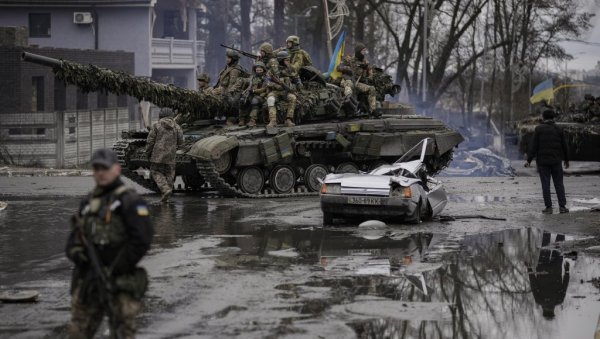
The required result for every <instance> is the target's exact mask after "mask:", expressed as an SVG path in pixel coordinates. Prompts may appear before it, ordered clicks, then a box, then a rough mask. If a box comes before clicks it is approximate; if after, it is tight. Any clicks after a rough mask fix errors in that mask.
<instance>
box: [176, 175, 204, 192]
mask: <svg viewBox="0 0 600 339" xmlns="http://www.w3.org/2000/svg"><path fill="white" fill-rule="evenodd" d="M181 179H183V183H184V184H185V188H186V189H192V190H199V189H201V188H202V185H204V183H205V182H206V181H205V180H204V178H203V177H202V176H201V175H199V174H195V175H182V176H181Z"/></svg>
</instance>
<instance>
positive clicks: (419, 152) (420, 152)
mask: <svg viewBox="0 0 600 339" xmlns="http://www.w3.org/2000/svg"><path fill="white" fill-rule="evenodd" d="M432 145H433V139H431V138H425V139H423V140H421V141H419V143H418V144H416V145H414V146H413V147H412V148H411V149H409V150H408V152H406V153H404V154H403V155H402V156H401V157H400V159H398V160H396V162H395V163H394V164H399V163H402V162H407V161H411V160H417V159H418V160H420V161H421V162H422V161H423V160H425V155H426V154H427V150H428V148H429V147H432Z"/></svg>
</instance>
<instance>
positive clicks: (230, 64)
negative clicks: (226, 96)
mask: <svg viewBox="0 0 600 339" xmlns="http://www.w3.org/2000/svg"><path fill="white" fill-rule="evenodd" d="M226 55H227V58H226V61H227V65H226V66H225V68H223V70H222V71H221V72H220V73H219V80H218V81H217V84H216V85H215V88H214V90H213V91H212V92H213V93H214V94H223V93H227V92H229V91H230V90H231V89H232V87H233V86H234V85H235V84H236V82H237V79H238V78H239V77H243V76H244V75H245V74H246V71H245V70H244V69H243V68H242V66H240V65H239V64H238V62H239V60H240V55H239V54H238V52H236V51H232V50H230V49H228V50H227V53H226Z"/></svg>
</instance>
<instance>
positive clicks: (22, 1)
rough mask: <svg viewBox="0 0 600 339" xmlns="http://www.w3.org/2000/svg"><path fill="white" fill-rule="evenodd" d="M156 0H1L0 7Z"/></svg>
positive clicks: (145, 3) (150, 0)
mask: <svg viewBox="0 0 600 339" xmlns="http://www.w3.org/2000/svg"><path fill="white" fill-rule="evenodd" d="M154 2H156V0H1V1H0V7H2V6H10V7H18V6H48V7H55V6H66V7H72V6H92V5H96V6H99V7H101V6H148V5H150V4H152V3H154Z"/></svg>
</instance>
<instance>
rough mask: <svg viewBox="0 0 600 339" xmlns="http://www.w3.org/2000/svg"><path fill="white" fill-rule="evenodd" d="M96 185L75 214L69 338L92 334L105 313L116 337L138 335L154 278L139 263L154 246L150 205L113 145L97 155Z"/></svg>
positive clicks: (70, 248)
mask: <svg viewBox="0 0 600 339" xmlns="http://www.w3.org/2000/svg"><path fill="white" fill-rule="evenodd" d="M92 166H93V169H94V181H95V182H96V187H95V188H94V190H93V191H92V192H91V193H90V194H89V196H88V197H86V198H85V199H84V200H83V201H82V202H81V204H80V207H79V210H78V212H77V213H76V214H75V215H74V216H73V217H72V219H71V223H72V230H71V233H70V234H69V237H68V239H67V246H66V249H65V251H66V254H67V257H68V258H69V259H70V260H71V261H72V262H73V263H74V264H75V268H74V270H73V275H72V280H71V296H72V303H71V306H72V308H71V323H70V325H69V328H68V335H69V338H82V339H83V338H92V337H94V333H95V332H96V330H97V329H98V327H99V326H100V324H101V323H102V318H103V317H104V315H105V314H107V315H108V317H109V321H110V330H111V337H119V338H133V337H134V335H135V330H136V326H135V317H136V315H137V313H138V312H139V310H140V307H141V299H142V297H143V295H144V293H145V291H146V288H147V283H148V277H147V274H146V271H145V270H144V269H143V268H139V267H136V265H137V263H138V262H139V261H140V259H142V257H143V256H144V255H145V254H146V252H147V251H148V249H149V248H150V243H151V242H152V236H153V233H154V231H153V229H152V224H151V223H150V218H149V216H148V214H149V212H148V207H147V206H146V203H145V202H144V201H143V200H142V199H141V198H140V197H139V196H138V195H137V194H136V193H135V191H134V190H133V189H131V188H128V187H127V186H125V184H124V183H123V182H122V181H121V179H120V178H119V176H120V174H121V165H119V162H118V160H117V156H116V154H115V153H114V152H113V151H111V150H110V149H99V150H97V151H95V152H94V154H93V155H92Z"/></svg>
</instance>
